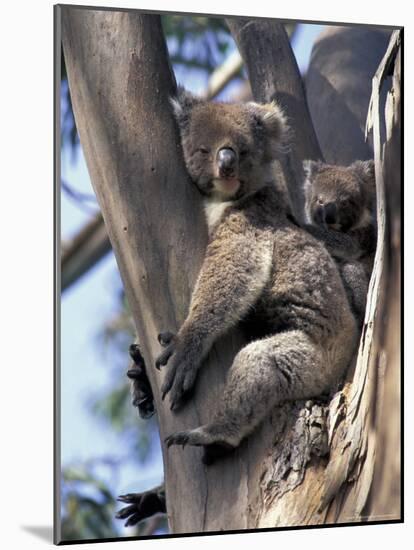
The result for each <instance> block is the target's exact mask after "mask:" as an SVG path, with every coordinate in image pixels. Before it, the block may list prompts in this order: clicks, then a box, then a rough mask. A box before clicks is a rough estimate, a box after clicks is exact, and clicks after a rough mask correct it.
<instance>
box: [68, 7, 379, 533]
mask: <svg viewBox="0 0 414 550" xmlns="http://www.w3.org/2000/svg"><path fill="white" fill-rule="evenodd" d="M60 17H61V21H62V42H63V49H64V55H65V61H66V67H67V73H68V80H69V87H70V93H71V98H72V103H73V109H74V114H75V119H76V124H77V128H78V131H79V135H80V140H81V143H82V147H83V150H84V153H85V158H86V162H87V165H88V170H89V173H90V176H91V180H92V184H93V186H94V189H95V192H96V195H97V198H98V201H99V204H100V207H101V210H102V214H103V218H104V222H105V225H106V228H107V231H108V235H109V238H110V241H111V245H112V247H113V250H114V253H115V256H116V259H117V263H118V267H119V270H120V273H121V277H122V280H123V284H124V287H125V291H126V295H127V299H128V302H129V304H130V307H131V311H132V314H133V317H134V321H135V325H136V329H137V334H138V339H139V342H140V344H141V346H142V351H143V355H144V358H145V362H146V365H147V372H148V375H149V378H150V383H151V386H152V389H153V393H154V398H155V403H156V408H157V412H158V420H159V428H160V437H161V442H162V452H163V460H164V471H165V484H166V493H167V509H168V519H169V525H170V530H171V532H174V533H189V532H201V531H222V530H226V531H229V530H236V529H237V530H238V529H248V528H250V529H251V528H257V527H278V526H285V525H304V524H317V523H323V522H325V521H326V520H327V519H328V520H329V518H331V517H332V518H333V516H332V512H331V511H332V509H333V507H334V506H335V504H332V503H335V502H336V501H335V499H336V492H335V491H333V492H332V491H331V492H330V493H329V499H327V500H326V506H325V507H323V508H321V501H322V499H323V497H324V495H325V494H326V487H327V485H326V481H327V480H326V475H325V469H326V466H327V465H328V466H329V465H330V464H331V463H332V461H334V460H335V458H336V456H337V453H339V452H340V449H339V447H338V445H335V441H336V440H335V441H334V437H335V436H336V434H337V431H338V426H339V429H342V428H343V426H344V422H341V420H342V417H337V418H336V424H334V425H332V424H331V427H330V431H329V430H328V425H327V418H328V417H332V415H333V414H334V413H333V409H332V406H331V408H329V407H327V406H324V405H323V404H320V403H313V402H307V403H304V402H298V403H294V404H286V405H284V406H282V407H279V408H277V409H276V410H275V411H274V412H273V414H272V415H271V416H270V417H269V418H268V419H267V420H266V421H265V422H264V423H263V425H262V426H261V427H260V428H259V429H258V430H256V432H255V433H254V434H253V435H252V436H251V437H249V438H248V440H247V441H245V442H244V443H243V444H242V445H241V446H240V448H239V449H238V450H237V451H236V452H235V453H234V455H232V456H231V457H229V458H227V459H225V460H222V461H219V462H217V463H216V464H214V465H213V466H211V467H208V468H207V467H205V466H203V465H202V463H201V450H200V449H197V448H186V449H185V450H184V451H182V449H181V448H172V449H170V450H169V451H167V449H166V448H165V446H164V444H163V440H164V437H165V436H167V435H169V434H170V433H171V432H174V431H178V430H183V429H188V428H194V427H196V426H199V425H201V424H203V423H205V422H207V421H208V420H209V419H210V418H211V414H212V411H213V410H214V408H215V404H216V402H217V400H218V399H220V396H221V393H222V389H223V384H224V379H225V374H226V370H227V369H228V367H229V366H230V364H231V361H232V358H233V357H234V355H235V353H236V352H237V350H238V349H239V348H240V346H241V345H242V344H243V338H242V336H241V334H240V333H239V331H238V330H233V331H232V332H231V333H230V334H229V335H227V336H226V337H224V338H222V339H221V340H220V341H219V342H218V343H217V344H216V345H215V346H214V347H213V349H212V351H211V353H210V354H209V356H208V358H207V360H206V362H205V365H204V366H203V368H202V369H201V371H200V376H199V377H198V380H197V387H196V392H195V396H194V398H193V400H192V401H191V402H190V403H189V404H188V405H187V406H186V407H184V408H183V409H182V411H180V412H178V413H171V412H170V410H169V406H168V402H167V401H166V402H163V401H162V400H161V398H160V386H161V384H162V378H163V371H161V372H158V371H157V370H156V369H155V368H154V362H155V358H156V356H157V355H158V353H159V352H160V349H159V345H158V342H157V334H158V333H159V332H161V331H162V330H167V329H168V330H171V331H173V332H174V331H176V330H177V329H178V327H179V326H180V324H181V323H182V322H183V320H184V318H185V316H186V313H187V308H188V305H189V300H190V295H191V290H192V288H193V286H194V283H195V279H196V276H197V272H198V270H199V267H200V264H201V261H202V257H203V252H204V249H205V246H206V242H207V231H206V225H205V222H204V219H203V215H202V211H201V197H200V196H199V195H198V192H197V191H196V189H195V188H194V186H193V185H192V184H191V183H190V182H189V180H188V176H187V174H186V170H185V166H184V163H183V159H182V153H181V147H180V144H179V136H178V130H177V127H176V125H175V122H174V119H173V116H172V112H171V108H170V105H169V101H168V99H169V96H171V95H173V94H174V92H175V89H176V84H175V80H174V76H173V74H172V71H171V68H170V65H169V60H168V54H167V49H166V45H165V40H164V36H163V32H162V28H161V21H160V18H159V16H157V15H143V14H140V13H136V12H116V11H100V10H98V9H93V10H88V9H78V8H75V7H68V6H65V7H61V8H60ZM250 30H251V32H254V26H251V27H250ZM264 30H266V29H264ZM279 30H280V29H279ZM232 31H234V28H232ZM256 32H257V31H256ZM246 33H248V27H246V28H245V29H244V31H243V35H244V36H248V35H247V34H246ZM255 36H257V35H255ZM236 38H237V36H236ZM272 40H276V43H274V42H273V41H270V42H269V43H268V47H269V48H270V50H269V52H270V54H271V55H274V51H273V48H278V47H280V45H281V43H282V42H278V41H279V40H282V41H284V42H283V43H284V44H285V37H283V36H281V35H280V34H278V33H276V34H275V35H273V38H272ZM284 47H285V46H284ZM240 50H241V54H242V56H243V55H244V53H243V48H242V47H240ZM270 54H269V55H270ZM266 58H267V59H269V57H267V56H265V57H264V59H263V60H262V62H263V63H264V64H265V65H264V67H266V71H267V68H268V67H269V66H268V65H266ZM246 62H247V63H248V61H247V60H246ZM248 70H249V75H250V77H251V79H252V70H251V68H249V67H248ZM269 70H270V67H269ZM295 71H296V72H297V67H296V64H295V63H294V58H293V55H292V53H291V51H289V50H287V53H286V56H285V57H283V63H282V64H281V65H280V66H278V68H277V76H278V78H277V80H275V82H276V84H275V87H276V91H277V89H278V86H282V83H284V82H285V80H284V75H286V78H288V79H289V82H292V85H293V88H292V89H291V90H290V91H289V93H292V94H294V97H295V98H296V100H297V101H298V105H299V106H302V109H304V112H305V113H306V110H307V108H306V106H305V104H303V105H302V104H301V101H305V100H304V98H303V90H302V91H300V89H299V87H300V86H301V81H300V78H298V75H296V76H295ZM292 75H293V76H292ZM255 84H257V82H256V83H254V82H252V88H253V90H255ZM259 89H260V88H259ZM270 89H271V88H270ZM284 92H285V90H284ZM298 94H299V95H298ZM300 94H302V95H300ZM265 96H266V93H264V94H263V96H261V97H260V99H268V98H266V97H265ZM298 98H299V99H298ZM269 99H272V98H269ZM286 105H287V107H288V109H289V105H290V104H289V103H287V104H286ZM293 111H294V109H293ZM293 111H292V112H293ZM294 132H296V135H301V136H302V138H301V139H302V142H303V143H304V145H303V147H302V148H301V149H300V153H299V154H297V153H295V152H293V153H292V155H293V156H291V157H290V158H291V161H292V163H293V164H292V165H291V166H290V167H288V169H289V170H290V173H291V174H292V173H294V171H295V170H296V171H298V170H299V166H300V161H301V159H302V158H303V157H304V156H308V157H310V158H313V157H315V156H316V157H317V156H320V151H319V147H318V146H317V140H316V137H315V135H314V132H313V128H312V124H311V122H310V117H308V116H307V117H304V118H303V117H302V118H297V119H296V122H295V124H294ZM298 132H300V134H299V133H298ZM302 132H303V134H302ZM309 144H310V145H309ZM292 151H295V149H294V148H292ZM289 162H290V161H289ZM292 166H293V168H292ZM292 182H293V177H292V178H291V184H290V185H291V189H290V191H291V192H292V193H293V194H294V192H295V189H294V187H293V186H294V184H293V183H292ZM298 196H300V195H298ZM123 375H124V374H123V373H120V376H123ZM338 395H343V394H338ZM343 399H345V400H346V396H345V397H338V402H337V403H336V404H335V409H334V411H338V410H339V408H340V406H341V405H342V404H343ZM341 433H342V432H341ZM328 437H330V438H331V440H332V441H333V442H334V445H333V447H331V454H330V458H329V446H328ZM384 437H385V436H384ZM328 481H331V479H328ZM342 482H343V479H342V478H341V483H339V485H338V490H339V488H340V487H341V486H342ZM329 514H331V515H329Z"/></svg>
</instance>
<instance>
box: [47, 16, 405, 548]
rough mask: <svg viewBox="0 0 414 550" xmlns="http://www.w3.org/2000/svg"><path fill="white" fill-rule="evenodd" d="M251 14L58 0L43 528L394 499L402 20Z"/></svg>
mask: <svg viewBox="0 0 414 550" xmlns="http://www.w3.org/2000/svg"><path fill="white" fill-rule="evenodd" d="M259 15H260V14H253V15H252V17H251V18H246V17H237V16H234V15H231V16H212V15H207V14H191V15H190V14H188V15H186V14H183V13H154V12H149V11H145V10H126V9H115V8H110V9H109V8H91V7H82V6H70V5H61V6H56V7H55V84H56V96H55V115H56V118H55V122H56V129H55V143H56V158H55V180H56V203H55V208H56V242H57V248H56V258H57V261H58V266H57V276H56V285H55V288H56V348H55V349H56V376H55V382H56V384H55V405H56V415H55V419H56V421H55V428H56V429H55V464H56V475H55V542H56V543H58V544H65V543H73V542H93V541H96V542H98V541H103V540H104V541H110V540H119V539H131V538H163V537H168V536H176V537H177V536H180V535H183V534H194V535H202V534H206V535H208V534H209V535H212V534H219V533H220V534H223V533H232V532H245V531H255V530H272V531H275V530H279V529H283V528H298V529H299V528H307V527H310V526H320V527H323V526H332V525H354V524H361V525H363V524H369V523H386V522H401V521H402V519H403V517H402V510H401V493H402V486H401V430H400V427H401V389H402V388H401V381H402V379H401V358H400V352H401V327H400V319H401V299H400V293H401V179H402V166H401V126H402V119H401V113H402V99H403V98H402V88H401V79H402V76H403V75H402V53H403V52H402V48H403V44H402V39H403V29H402V28H391V27H387V26H384V27H379V26H369V25H350V24H345V23H335V24H333V23H328V22H327V23H321V22H318V23H312V22H300V21H293V20H290V21H284V20H278V19H267V18H261V17H258V16H259ZM275 536H277V535H276V534H275Z"/></svg>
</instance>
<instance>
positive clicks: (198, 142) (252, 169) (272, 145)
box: [172, 89, 285, 200]
mask: <svg viewBox="0 0 414 550" xmlns="http://www.w3.org/2000/svg"><path fill="white" fill-rule="evenodd" d="M172 104H173V107H174V113H175V116H176V119H177V121H178V124H179V127H180V133H181V141H182V146H183V152H184V159H185V162H186V166H187V170H188V172H189V174H190V177H191V178H192V180H193V181H194V182H195V183H196V185H197V187H198V188H199V190H200V191H201V192H202V193H203V194H204V195H207V196H212V197H215V198H217V199H218V200H231V199H237V198H240V197H242V196H244V195H246V194H249V193H252V192H254V191H256V190H257V189H259V188H260V187H261V186H263V185H264V184H265V183H266V166H267V165H268V164H269V162H271V161H272V160H273V159H274V158H275V156H276V154H277V148H278V145H280V143H281V140H282V138H283V134H284V132H285V122H284V117H283V114H282V113H281V111H280V109H279V108H278V107H277V106H276V105H275V104H268V105H258V104H255V103H248V104H245V105H244V104H225V103H210V102H207V101H203V100H201V99H198V98H195V97H194V96H191V95H190V94H188V92H185V91H184V90H182V89H180V90H179V93H178V97H177V99H173V100H172Z"/></svg>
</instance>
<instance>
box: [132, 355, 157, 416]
mask: <svg viewBox="0 0 414 550" xmlns="http://www.w3.org/2000/svg"><path fill="white" fill-rule="evenodd" d="M129 355H130V356H131V359H132V360H133V363H132V365H130V367H129V369H128V371H127V376H128V378H129V379H130V380H131V381H132V384H131V393H132V404H133V405H134V407H137V408H138V412H139V415H140V417H141V418H144V419H146V418H150V417H151V416H152V415H153V414H154V412H155V407H154V396H153V394H152V389H151V386H150V383H149V380H148V377H147V373H146V371H145V362H144V358H143V357H142V354H141V351H140V349H139V346H138V345H137V344H131V345H130V347H129Z"/></svg>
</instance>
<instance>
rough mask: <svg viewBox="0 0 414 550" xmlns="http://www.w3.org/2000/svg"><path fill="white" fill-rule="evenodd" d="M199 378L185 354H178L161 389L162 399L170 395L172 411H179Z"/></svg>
mask: <svg viewBox="0 0 414 550" xmlns="http://www.w3.org/2000/svg"><path fill="white" fill-rule="evenodd" d="M196 377H197V368H196V366H195V365H193V364H192V362H191V359H189V358H188V357H185V355H184V354H181V353H176V354H174V357H173V359H172V362H171V364H170V365H169V366H168V370H167V372H166V375H165V379H164V383H163V385H162V387H161V392H162V399H165V396H166V395H167V393H169V394H170V402H171V410H177V409H178V408H179V407H180V406H181V405H182V404H183V402H184V400H185V398H186V396H187V395H188V393H189V391H190V390H191V388H192V387H193V386H194V382H195V380H196Z"/></svg>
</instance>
